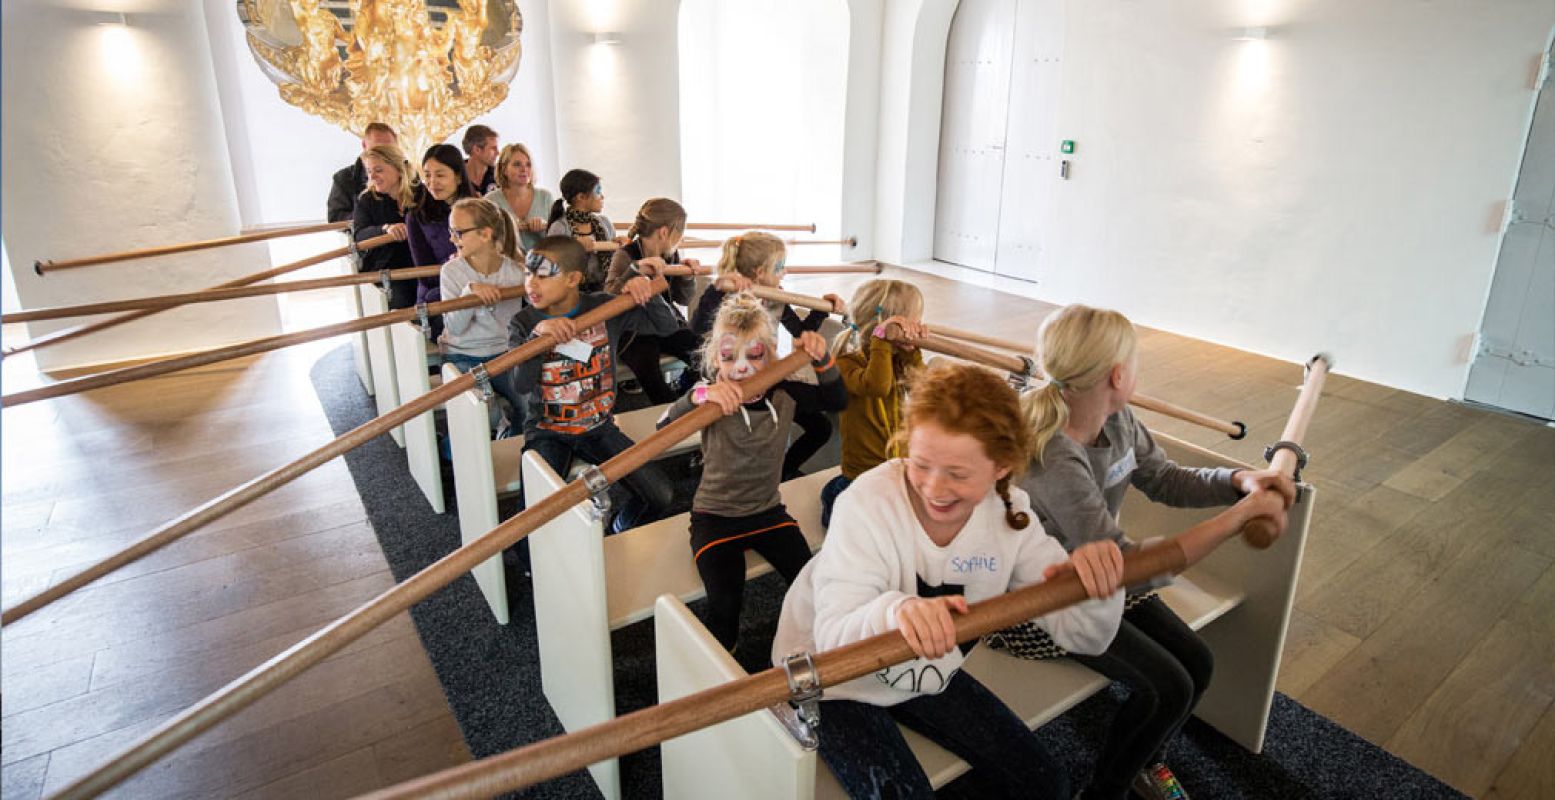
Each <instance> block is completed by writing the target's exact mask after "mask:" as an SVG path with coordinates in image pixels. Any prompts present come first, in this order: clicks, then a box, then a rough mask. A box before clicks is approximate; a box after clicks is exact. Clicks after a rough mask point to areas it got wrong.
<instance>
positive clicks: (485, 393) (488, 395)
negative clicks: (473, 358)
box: [470, 364, 497, 403]
mask: <svg viewBox="0 0 1555 800" xmlns="http://www.w3.org/2000/svg"><path fill="white" fill-rule="evenodd" d="M470 376H471V377H473V378H475V387H476V388H477V389H480V390H481V399H483V400H485V401H486V402H488V403H490V402H491V400H492V398H494V397H496V396H497V393H496V392H494V391H492V389H491V375H489V374H487V372H486V365H485V364H476V365H475V366H474V367H472V368H471V369H470Z"/></svg>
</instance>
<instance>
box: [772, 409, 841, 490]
mask: <svg viewBox="0 0 1555 800" xmlns="http://www.w3.org/2000/svg"><path fill="white" fill-rule="evenodd" d="M794 424H795V425H798V426H799V428H800V430H803V431H804V433H801V434H800V435H799V438H798V439H795V440H794V443H793V444H791V445H789V446H788V454H787V455H785V456H783V480H785V481H787V480H793V479H794V478H797V477H799V468H800V467H802V466H804V462H806V461H809V460H810V456H813V455H815V454H816V453H818V452H820V451H821V448H822V447H825V446H826V443H827V442H829V441H831V420H829V419H827V418H826V414H825V412H822V411H795V412H794Z"/></svg>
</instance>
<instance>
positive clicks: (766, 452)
mask: <svg viewBox="0 0 1555 800" xmlns="http://www.w3.org/2000/svg"><path fill="white" fill-rule="evenodd" d="M795 345H796V346H797V347H798V348H800V349H802V350H804V351H805V352H806V353H808V354H809V356H810V359H811V361H812V362H813V363H814V366H815V374H816V377H817V378H818V379H819V382H818V383H817V384H815V385H811V384H807V383H799V382H797V381H781V382H779V383H778V384H777V385H776V386H774V387H773V388H772V390H771V391H770V392H767V393H765V394H763V395H751V394H750V393H748V392H746V391H745V390H744V389H743V388H742V383H743V382H744V381H745V380H747V379H748V378H750V377H751V376H752V375H755V374H756V373H757V372H760V371H761V370H762V369H763V368H765V367H766V366H767V365H768V364H769V363H770V362H771V361H773V360H774V355H775V353H774V351H775V349H776V347H777V335H776V331H775V329H774V326H773V322H772V317H771V316H769V315H768V314H767V311H766V309H765V308H764V307H763V306H762V304H761V301H759V300H757V299H756V298H754V297H752V296H750V295H746V294H737V295H732V296H730V297H729V298H728V299H727V300H725V301H724V304H723V306H722V307H721V308H720V309H719V311H718V316H717V318H716V320H715V321H714V323H713V327H712V330H711V331H710V332H709V335H708V337H707V341H706V342H705V343H704V345H703V350H702V371H703V373H704V374H705V375H707V376H708V378H710V379H711V382H708V383H700V384H697V386H696V387H694V388H693V389H692V390H691V391H690V392H689V393H687V394H686V396H685V397H682V398H680V399H679V400H677V401H675V403H674V404H673V405H671V406H670V408H669V409H668V410H667V411H665V413H664V416H663V417H662V418H661V419H660V420H659V425H660V426H661V427H662V426H664V425H667V424H669V423H670V422H672V421H674V420H675V419H677V418H678V417H680V416H681V415H683V414H686V413H689V412H690V411H691V410H692V409H693V408H695V407H697V406H699V405H702V404H703V403H715V404H717V405H718V407H719V408H721V409H723V412H724V414H725V415H726V416H725V417H724V418H723V419H720V420H719V421H717V422H715V423H713V424H712V425H711V426H709V427H708V428H706V429H705V430H703V431H702V454H703V467H702V481H701V483H700V484H699V485H698V486H697V493H696V497H695V498H694V499H693V500H692V503H691V555H692V559H693V560H694V561H695V562H696V565H697V572H698V573H699V574H701V576H702V583H703V585H704V586H706V587H707V619H706V623H707V627H708V630H709V631H710V632H711V633H712V634H713V636H715V637H717V639H718V641H719V643H720V644H722V645H723V646H724V647H726V648H728V649H729V650H730V651H733V650H734V646H735V643H736V641H737V640H738V638H739V630H740V604H741V600H742V598H743V595H744V592H745V551H746V550H755V551H756V552H757V553H760V554H761V557H762V558H765V559H766V560H767V563H769V564H771V565H772V567H773V568H774V569H776V570H777V571H778V573H779V574H781V575H782V576H783V578H784V579H785V580H787V581H789V582H790V583H792V582H793V580H794V578H795V577H796V576H797V575H798V574H799V570H800V569H801V568H803V567H804V565H805V563H806V562H807V561H809V560H810V547H809V545H808V544H807V543H806V542H805V538H804V533H803V532H802V531H801V530H800V529H799V523H798V522H796V521H794V518H793V517H791V516H789V514H788V511H787V510H786V509H784V508H783V501H782V497H781V496H780V495H779V494H778V485H779V484H780V483H781V482H782V477H783V476H782V470H783V456H784V451H785V449H786V447H787V444H788V431H789V428H790V427H791V426H792V425H793V421H794V415H795V414H796V413H797V412H799V411H801V410H802V411H813V412H825V411H840V410H842V409H843V407H845V406H846V405H847V402H848V393H847V390H845V389H844V388H843V386H842V379H841V376H839V375H838V373H837V367H836V364H835V362H834V361H833V359H832V358H831V355H830V353H828V352H827V349H826V341H825V340H824V339H822V338H821V336H820V334H817V333H815V332H813V331H806V332H804V333H802V334H800V336H799V338H798V340H797V341H796V342H795Z"/></svg>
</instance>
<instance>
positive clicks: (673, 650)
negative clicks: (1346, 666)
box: [655, 435, 1313, 798]
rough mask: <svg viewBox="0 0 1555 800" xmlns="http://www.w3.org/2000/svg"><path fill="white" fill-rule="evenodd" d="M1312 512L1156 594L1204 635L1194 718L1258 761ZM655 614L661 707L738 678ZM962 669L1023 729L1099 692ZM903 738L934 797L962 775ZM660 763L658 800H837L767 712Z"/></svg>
mask: <svg viewBox="0 0 1555 800" xmlns="http://www.w3.org/2000/svg"><path fill="white" fill-rule="evenodd" d="M1156 438H1157V440H1158V442H1159V443H1160V444H1161V446H1162V447H1164V448H1166V450H1167V453H1168V455H1170V456H1171V457H1172V458H1173V459H1175V460H1176V461H1177V462H1178V463H1181V464H1185V465H1195V466H1204V465H1222V466H1235V467H1245V466H1246V465H1243V464H1240V463H1238V462H1235V461H1233V460H1230V459H1227V458H1225V457H1223V456H1220V455H1218V454H1215V453H1212V452H1210V451H1207V450H1203V449H1201V448H1198V447H1195V446H1193V445H1189V444H1187V443H1185V442H1181V441H1178V440H1175V439H1172V438H1170V437H1167V436H1161V435H1157V437H1156ZM1312 502H1313V494H1312V490H1311V487H1303V494H1302V497H1301V499H1300V500H1299V501H1298V503H1297V505H1296V506H1295V507H1294V508H1293V509H1292V510H1291V514H1290V525H1289V527H1288V529H1287V530H1286V533H1285V535H1284V536H1283V537H1282V538H1281V539H1280V540H1279V541H1278V542H1276V543H1275V545H1274V546H1273V547H1271V548H1270V549H1268V550H1262V551H1259V550H1253V549H1251V548H1249V547H1247V546H1246V545H1245V544H1243V543H1241V542H1239V541H1233V542H1228V543H1227V544H1226V545H1224V546H1222V547H1221V548H1220V549H1218V550H1217V551H1216V552H1215V553H1214V554H1212V555H1211V556H1210V557H1208V558H1206V559H1205V560H1204V561H1203V562H1201V563H1199V564H1198V565H1196V566H1195V567H1194V568H1193V569H1191V570H1189V571H1188V572H1187V573H1185V574H1184V575H1181V576H1179V577H1178V579H1177V581H1176V582H1175V583H1174V584H1173V585H1171V586H1169V587H1167V588H1166V589H1163V590H1162V592H1161V596H1162V599H1163V600H1165V601H1166V603H1167V604H1168V605H1169V606H1171V607H1172V609H1173V610H1174V611H1176V612H1177V613H1178V615H1179V616H1181V617H1182V618H1183V619H1184V620H1185V621H1187V622H1188V623H1189V624H1190V625H1191V626H1192V627H1194V628H1195V629H1200V630H1201V633H1202V635H1203V636H1204V638H1205V640H1206V641H1207V642H1208V643H1209V646H1210V648H1211V649H1212V650H1213V652H1214V654H1215V662H1216V663H1215V676H1214V679H1213V681H1212V683H1211V685H1210V688H1209V690H1208V691H1207V692H1206V694H1205V696H1204V698H1203V700H1202V701H1201V702H1200V703H1199V707H1198V709H1197V710H1196V712H1195V713H1196V714H1197V715H1198V716H1199V718H1201V719H1203V720H1204V721H1205V722H1208V723H1209V724H1211V725H1213V726H1214V727H1215V728H1216V729H1218V730H1219V731H1221V732H1222V733H1224V734H1225V735H1227V736H1228V737H1230V738H1231V739H1233V740H1235V741H1236V742H1237V743H1239V744H1241V745H1242V746H1243V747H1245V748H1247V749H1248V750H1249V751H1252V752H1255V753H1256V752H1259V751H1261V750H1262V747H1263V736H1264V731H1265V728H1266V727H1267V724H1268V716H1269V708H1270V705H1271V704H1272V702H1273V696H1274V681H1275V677H1276V675H1277V674H1278V672H1279V661H1280V649H1281V647H1282V646H1283V644H1284V640H1285V630H1286V627H1287V624H1288V622H1289V617H1290V608H1291V604H1292V602H1293V600H1294V596H1295V587H1296V575H1297V573H1298V570H1299V569H1300V566H1301V553H1302V549H1303V547H1304V544H1305V541H1306V533H1307V528H1308V526H1309V524H1310V522H1311V515H1312ZM1217 511H1218V509H1172V508H1167V507H1165V506H1159V505H1156V504H1154V503H1151V502H1149V501H1148V500H1147V499H1145V498H1143V497H1142V496H1140V495H1139V493H1138V492H1134V491H1130V493H1129V497H1128V499H1127V500H1125V502H1124V509H1123V512H1122V518H1123V522H1124V526H1125V528H1126V529H1127V530H1129V531H1130V533H1131V535H1133V536H1135V537H1139V538H1148V537H1151V536H1157V535H1173V534H1176V533H1178V532H1180V531H1182V530H1183V529H1185V528H1187V527H1189V526H1190V525H1192V524H1193V523H1194V522H1197V521H1199V520H1202V519H1204V518H1206V517H1208V516H1211V515H1213V514H1215V513H1217ZM657 614H658V617H659V618H658V619H657V621H656V623H655V630H656V639H655V642H656V646H657V651H658V655H657V664H658V681H659V702H661V703H663V702H666V701H669V700H674V699H676V698H679V697H684V696H686V695H688V694H691V693H693V692H697V691H701V690H702V689H707V688H711V687H712V686H716V685H718V684H720V683H724V682H726V681H729V680H732V679H735V678H740V677H744V675H745V673H744V672H743V670H741V669H740V668H739V666H738V665H737V664H735V663H734V662H733V661H732V660H731V659H729V658H727V656H725V655H724V654H723V652H722V648H721V647H719V645H718V643H717V641H716V640H714V639H713V638H712V636H711V635H710V634H708V633H707V631H706V629H705V628H703V627H702V626H701V624H700V623H699V622H698V621H697V620H696V618H695V617H694V616H693V615H692V614H691V613H690V612H689V611H688V610H687V609H686V608H685V606H684V605H683V604H682V603H681V602H680V601H679V600H678V599H676V598H673V597H663V598H660V600H659V602H658V604H657ZM965 668H966V670H967V672H968V673H970V674H972V675H974V676H976V677H977V679H978V680H979V681H981V682H982V683H983V684H985V685H986V686H988V688H989V689H991V690H992V691H993V692H994V693H995V694H997V695H999V696H1000V698H1002V699H1003V700H1004V701H1005V702H1006V703H1007V704H1009V706H1010V707H1011V709H1013V710H1014V711H1015V712H1016V713H1017V714H1018V715H1020V717H1021V718H1022V719H1024V720H1026V721H1027V723H1028V724H1029V725H1031V726H1032V727H1037V726H1040V725H1042V724H1044V723H1046V722H1048V721H1049V720H1051V719H1053V718H1054V717H1056V716H1058V715H1059V714H1062V713H1063V712H1064V711H1067V710H1068V709H1070V708H1072V707H1073V706H1074V705H1076V704H1078V703H1079V702H1080V701H1082V700H1084V699H1085V698H1087V697H1090V696H1091V695H1092V694H1094V693H1095V692H1097V691H1099V690H1101V689H1102V688H1104V687H1105V686H1106V684H1107V681H1106V679H1104V678H1103V677H1101V676H1100V675H1097V674H1096V673H1093V672H1091V671H1090V670H1088V669H1086V668H1084V667H1082V666H1080V665H1079V664H1076V663H1074V662H1072V661H1069V660H1066V659H1058V660H1052V661H1041V662H1033V661H1024V660H1021V659H1016V658H1013V657H1011V656H1008V655H1005V654H1004V653H1001V652H997V651H994V650H991V649H990V648H988V647H978V648H976V649H974V650H973V651H972V653H971V655H970V656H968V658H967V662H966V667H965ZM821 708H822V721H821V724H823V725H824V724H825V706H824V705H823V706H822V707H821ZM904 734H905V735H906V738H907V741H908V743H909V745H910V746H911V747H912V749H913V752H914V753H915V754H916V755H917V756H918V759H919V762H920V763H921V764H922V765H923V767H924V771H925V773H927V774H928V776H929V778H930V780H931V781H932V783H933V784H934V786H936V787H940V786H943V785H945V784H946V783H948V782H950V781H951V780H954V779H955V778H956V777H957V776H959V775H961V774H962V773H963V772H965V770H966V765H965V764H964V763H963V762H961V761H960V759H958V758H956V757H955V756H954V755H953V754H951V753H949V752H947V751H945V750H943V749H941V748H939V747H938V746H936V745H934V744H932V743H931V742H928V741H927V740H925V739H923V738H922V737H920V736H918V735H917V734H915V733H913V732H911V731H904ZM660 757H661V763H662V765H663V775H664V796H665V797H674V798H722V797H731V796H741V797H752V798H779V797H781V798H812V797H841V796H843V795H842V791H841V788H840V787H839V786H838V785H837V783H836V780H835V779H834V778H833V777H832V776H831V773H830V772H829V771H828V770H826V768H825V767H824V765H823V766H820V767H817V766H816V757H815V754H814V753H810V752H805V751H804V750H802V749H800V748H799V747H798V746H797V745H796V744H795V743H794V740H793V739H792V737H790V736H789V735H788V733H787V732H786V731H785V730H784V729H783V728H782V727H781V726H780V725H778V724H777V722H776V719H775V718H773V717H772V715H771V713H770V712H767V711H760V712H755V713H753V714H749V715H747V716H745V717H741V718H740V719H737V720H731V721H729V722H726V723H723V724H720V725H717V726H714V727H712V728H708V729H705V730H703V731H700V732H698V733H696V734H690V735H687V736H682V737H679V738H676V739H673V740H670V741H668V742H665V743H663V744H662V745H660ZM735 765H737V766H735ZM807 778H808V780H807Z"/></svg>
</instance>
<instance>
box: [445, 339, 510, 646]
mask: <svg viewBox="0 0 1555 800" xmlns="http://www.w3.org/2000/svg"><path fill="white" fill-rule="evenodd" d="M459 375H460V372H459V368H458V367H455V366H454V365H453V364H447V363H445V364H443V382H444V383H447V382H448V381H452V380H454V379H456V378H458V377H459ZM443 408H444V409H446V410H447V422H448V446H449V449H450V450H451V451H452V457H453V462H454V504H455V505H456V506H458V509H459V538H460V541H461V542H462V543H463V544H469V543H470V542H472V541H474V540H475V539H476V538H479V537H480V536H481V535H483V534H485V533H486V532H487V531H489V530H491V529H492V528H495V527H497V523H498V522H500V521H501V520H499V519H498V518H497V494H498V489H499V487H501V486H502V485H503V483H504V482H503V481H497V480H494V478H493V475H494V473H495V469H494V467H493V464H492V450H493V447H492V441H491V421H490V417H489V416H488V415H487V411H486V401H485V399H484V398H483V397H482V396H481V393H480V392H479V391H478V390H472V391H468V392H460V393H459V394H458V395H455V396H454V397H451V398H449V399H448V402H447V403H444V404H443ZM502 441H503V442H509V441H518V443H519V446H522V445H523V440H521V439H519V440H513V439H503V440H502ZM500 443H501V442H498V444H500ZM515 483H516V481H515ZM471 574H472V575H474V576H475V583H476V585H478V586H480V588H481V594H483V595H485V597H486V603H487V605H489V606H491V613H492V616H494V617H496V619H497V623H498V624H500V625H506V624H508V588H507V577H506V576H505V575H504V574H503V572H502V557H501V556H492V557H491V558H489V559H487V560H485V561H483V562H481V565H480V566H478V567H476V568H475V569H473V570H471Z"/></svg>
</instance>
